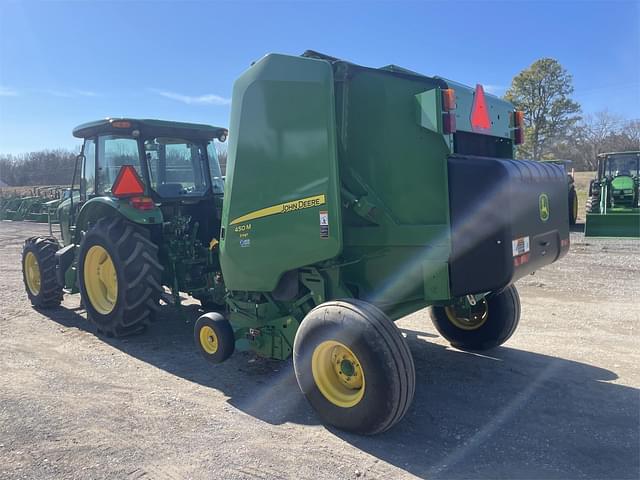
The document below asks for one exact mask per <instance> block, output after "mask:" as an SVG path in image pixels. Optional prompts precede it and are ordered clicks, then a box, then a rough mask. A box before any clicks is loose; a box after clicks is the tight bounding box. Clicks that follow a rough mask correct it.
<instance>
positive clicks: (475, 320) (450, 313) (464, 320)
mask: <svg viewBox="0 0 640 480" xmlns="http://www.w3.org/2000/svg"><path fill="white" fill-rule="evenodd" d="M444 311H445V313H446V314H447V318H448V319H449V321H450V322H451V323H453V324H454V325H455V326H456V327H458V328H460V329H461V330H476V329H478V328H480V327H481V326H482V325H484V324H485V323H486V322H487V319H488V318H489V305H488V304H487V301H486V300H485V299H482V300H480V301H479V302H478V303H476V304H475V305H474V306H473V307H471V308H470V310H469V311H467V312H461V311H460V310H459V309H456V308H455V307H444Z"/></svg>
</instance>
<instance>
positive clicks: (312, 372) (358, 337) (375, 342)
mask: <svg viewBox="0 0 640 480" xmlns="http://www.w3.org/2000/svg"><path fill="white" fill-rule="evenodd" d="M293 365H294V369H295V373H296V379H297V380H298V385H299V386H300V389H301V390H302V393H303V394H304V395H305V396H306V398H307V400H308V401H309V403H310V404H311V406H312V407H313V408H314V409H315V410H316V412H317V413H318V415H319V416H320V417H321V418H322V420H323V421H324V422H325V423H327V424H330V425H333V426H335V427H337V428H340V429H342V430H347V431H351V432H356V433H360V434H365V435H373V434H376V433H380V432H384V431H385V430H388V429H389V428H391V427H392V426H393V425H395V424H396V423H397V422H399V421H400V420H401V419H402V417H404V415H405V413H406V412H407V410H408V409H409V406H410V405H411V402H412V400H413V394H414V391H415V376H416V374H415V366H414V364H413V358H412V356H411V352H410V351H409V347H408V345H407V342H406V341H405V339H404V337H403V336H402V334H401V333H400V331H399V330H398V328H397V327H396V326H395V324H394V323H393V322H392V321H391V320H390V319H389V317H387V316H386V315H385V314H384V313H383V312H382V311H381V310H379V309H378V308H377V307H375V306H373V305H371V304H369V303H366V302H363V301H360V300H352V299H350V300H343V301H331V302H326V303H323V304H321V305H319V306H317V307H316V308H314V309H313V310H312V311H311V312H309V313H308V314H307V316H306V317H305V318H304V320H303V321H302V324H301V325H300V328H299V329H298V332H297V334H296V338H295V341H294V345H293Z"/></svg>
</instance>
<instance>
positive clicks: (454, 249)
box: [448, 155, 569, 296]
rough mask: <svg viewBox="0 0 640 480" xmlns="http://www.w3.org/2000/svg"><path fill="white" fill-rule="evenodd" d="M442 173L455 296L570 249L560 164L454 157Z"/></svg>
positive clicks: (493, 284) (508, 279) (492, 286)
mask: <svg viewBox="0 0 640 480" xmlns="http://www.w3.org/2000/svg"><path fill="white" fill-rule="evenodd" d="M448 175H449V202H450V214H451V229H452V235H451V257H450V262H449V269H450V282H451V293H452V294H453V295H454V296H462V295H467V294H471V293H481V292H488V291H495V290H498V289H500V288H503V287H505V286H507V285H509V284H511V283H513V282H514V281H516V280H517V279H518V278H521V277H522V276H524V275H526V274H529V273H531V272H533V271H535V270H537V269H538V268H541V267H543V266H544V265H548V264H550V263H553V262H555V261H556V260H558V259H559V258H560V257H562V256H563V255H564V254H565V253H566V252H567V251H568V249H569V216H568V211H567V179H566V175H565V172H564V169H563V168H562V167H561V166H558V165H553V164H543V163H539V162H532V161H526V160H510V159H498V158H490V157H476V156H466V155H452V156H450V157H449V161H448Z"/></svg>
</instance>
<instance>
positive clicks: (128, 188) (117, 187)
mask: <svg viewBox="0 0 640 480" xmlns="http://www.w3.org/2000/svg"><path fill="white" fill-rule="evenodd" d="M111 193H112V194H113V195H115V196H116V197H130V196H133V195H142V194H143V193H144V184H143V183H142V180H140V177H139V176H138V172H136V169H135V168H133V165H123V166H122V167H121V168H120V171H119V172H118V176H117V177H116V181H115V182H113V186H112V187H111Z"/></svg>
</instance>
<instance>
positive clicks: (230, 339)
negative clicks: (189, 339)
mask: <svg viewBox="0 0 640 480" xmlns="http://www.w3.org/2000/svg"><path fill="white" fill-rule="evenodd" d="M193 340H194V342H195V344H196V348H197V349H198V351H199V352H200V354H201V355H202V356H203V357H204V359H205V360H207V361H208V362H210V363H222V362H224V361H225V360H226V359H227V358H229V357H230V356H231V354H232V353H233V351H234V350H235V344H236V340H235V336H234V334H233V328H232V327H231V324H230V323H229V320H227V319H226V318H224V316H222V315H221V314H220V313H218V312H209V313H205V314H204V315H201V316H200V318H198V320H197V321H196V323H195V325H194V327H193Z"/></svg>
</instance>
